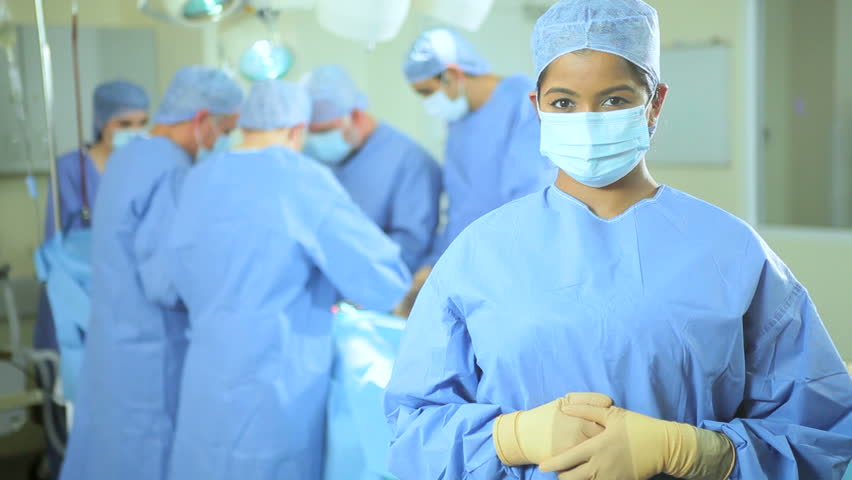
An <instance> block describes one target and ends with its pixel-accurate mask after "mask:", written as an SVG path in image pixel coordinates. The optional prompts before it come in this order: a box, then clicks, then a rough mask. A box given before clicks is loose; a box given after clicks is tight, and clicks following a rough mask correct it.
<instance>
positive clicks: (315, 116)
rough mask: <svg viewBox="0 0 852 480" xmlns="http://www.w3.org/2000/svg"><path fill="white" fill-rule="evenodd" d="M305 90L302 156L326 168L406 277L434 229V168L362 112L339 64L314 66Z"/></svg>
mask: <svg viewBox="0 0 852 480" xmlns="http://www.w3.org/2000/svg"><path fill="white" fill-rule="evenodd" d="M306 86H307V88H308V93H309V94H310V96H311V102H312V112H313V113H312V114H311V125H310V133H309V135H308V139H307V144H306V146H305V153H306V154H307V155H308V156H310V157H312V158H315V159H317V160H319V161H320V162H322V163H324V164H326V165H328V166H329V167H330V168H331V169H332V171H333V172H334V175H335V176H336V177H337V179H338V180H339V181H340V183H341V184H342V185H343V188H345V189H346V191H347V192H348V193H349V195H350V196H351V197H352V199H353V200H354V201H355V203H356V204H358V206H359V207H361V209H362V210H363V211H364V213H366V214H367V216H368V217H370V218H371V219H372V220H373V222H375V223H376V225H378V226H379V228H381V229H382V231H384V232H385V233H386V234H387V235H388V236H389V237H390V238H391V240H393V241H394V242H396V243H397V244H398V245H399V246H400V248H401V249H402V258H403V260H405V263H406V265H408V268H409V269H411V270H412V271H414V270H415V269H417V268H418V267H420V265H421V264H422V262H423V259H424V257H425V256H426V254H428V253H429V249H430V247H431V246H432V238H433V236H434V234H435V229H436V228H437V226H438V208H439V206H438V201H439V197H440V194H441V169H440V167H439V166H438V164H437V162H435V160H434V159H433V158H432V157H431V156H430V155H429V153H428V152H426V150H424V149H423V148H422V147H421V146H420V145H418V144H417V143H416V142H415V141H414V140H412V139H411V138H409V137H408V136H407V135H405V134H404V133H402V132H400V131H399V130H397V129H395V128H393V127H392V126H390V125H388V124H386V123H384V122H379V121H377V120H376V119H375V118H374V117H373V116H372V115H370V114H369V113H368V112H367V111H366V108H367V98H366V97H365V96H364V94H363V93H362V92H361V91H360V90H359V89H358V87H357V86H356V85H355V82H354V81H352V78H351V77H350V76H349V74H348V73H346V71H345V70H344V69H343V68H342V67H340V66H339V65H323V66H320V67H317V68H316V69H315V70H314V71H313V72H311V74H310V76H309V77H308V79H307V81H306Z"/></svg>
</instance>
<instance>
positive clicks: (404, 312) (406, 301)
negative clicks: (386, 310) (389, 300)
mask: <svg viewBox="0 0 852 480" xmlns="http://www.w3.org/2000/svg"><path fill="white" fill-rule="evenodd" d="M430 273H432V267H431V266H429V265H427V266H425V267H423V268H421V269H420V270H418V271H417V273H415V274H414V278H413V279H412V281H411V288H409V289H408V293H406V294H405V298H403V299H402V301H401V302H399V305H397V306H396V308H394V309H393V314H394V315H397V316H400V317H403V318H408V316H409V315H410V314H411V309H412V308H414V301H415V300H417V295H418V294H419V293H420V289H421V288H423V284H425V283H426V279H427V278H429V274H430Z"/></svg>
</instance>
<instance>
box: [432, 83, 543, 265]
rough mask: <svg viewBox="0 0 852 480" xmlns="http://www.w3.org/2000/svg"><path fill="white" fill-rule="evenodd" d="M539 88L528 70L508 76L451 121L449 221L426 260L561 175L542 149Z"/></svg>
mask: <svg viewBox="0 0 852 480" xmlns="http://www.w3.org/2000/svg"><path fill="white" fill-rule="evenodd" d="M534 90H535V83H534V82H533V81H532V80H531V79H530V78H529V77H527V76H525V75H514V76H510V77H506V78H504V79H502V80H501V81H500V83H499V84H497V87H496V88H495V89H494V92H493V93H492V94H491V97H490V98H489V99H488V101H487V102H485V103H484V104H483V105H482V106H481V107H479V108H478V109H477V110H475V111H473V112H471V113H469V114H468V115H466V116H465V117H463V118H462V119H461V120H459V121H457V122H453V123H450V125H449V132H448V135H447V145H446V149H445V163H444V171H443V173H444V176H443V179H444V191H445V192H446V193H447V198H448V201H449V204H448V207H447V224H446V225H445V226H444V229H443V231H442V232H441V233H440V234H438V236H437V238H436V239H435V245H434V246H433V248H432V252H431V254H430V255H429V257H428V258H427V259H426V262H425V263H426V264H429V265H432V264H434V263H435V261H437V259H438V258H439V257H440V256H441V254H442V253H443V252H444V250H445V249H446V248H447V246H449V245H450V243H452V241H453V239H455V238H456V236H458V234H459V233H461V231H462V230H464V229H465V227H467V226H468V225H470V223H471V222H473V221H474V220H476V219H477V218H479V217H481V216H482V215H484V214H486V213H488V212H490V211H492V210H494V209H495V208H497V207H500V206H502V205H504V204H506V203H508V202H510V201H512V200H515V199H517V198H520V197H523V196H524V195H527V194H530V193H532V192H535V191H537V190H541V189H542V188H544V187H545V186H547V185H548V184H550V183H552V182H553V179H554V178H556V167H555V166H554V165H553V164H552V163H551V162H550V160H548V159H547V158H546V157H544V156H542V155H541V154H540V153H539V138H540V131H541V129H540V127H539V122H538V116H537V115H536V111H535V108H534V107H533V106H532V104H531V103H530V100H529V93H530V92H531V91H534Z"/></svg>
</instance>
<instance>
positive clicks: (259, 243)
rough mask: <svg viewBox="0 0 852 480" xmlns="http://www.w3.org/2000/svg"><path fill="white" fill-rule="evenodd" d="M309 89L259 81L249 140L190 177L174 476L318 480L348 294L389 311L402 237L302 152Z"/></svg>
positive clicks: (180, 217) (396, 288)
mask: <svg viewBox="0 0 852 480" xmlns="http://www.w3.org/2000/svg"><path fill="white" fill-rule="evenodd" d="M310 118H311V103H310V99H309V98H308V93H307V92H306V91H305V88H304V87H303V86H301V85H297V84H293V83H285V82H282V81H279V80H267V81H262V82H258V83H255V84H254V86H253V87H252V89H251V92H249V95H248V98H247V99H246V102H245V104H244V105H243V108H242V114H241V117H240V127H241V129H242V132H243V138H244V143H243V144H242V145H241V146H239V147H237V149H235V150H234V151H232V152H230V153H227V154H222V155H218V156H214V157H212V158H211V159H210V160H209V161H207V162H205V163H203V164H201V165H199V166H197V167H195V169H194V170H193V171H192V172H191V173H190V174H189V175H188V177H187V180H186V183H185V185H184V189H183V192H182V194H181V198H180V202H179V204H178V210H177V213H176V214H175V222H174V224H175V228H174V231H173V232H172V234H171V239H170V242H169V244H170V247H169V250H170V258H171V263H172V265H173V268H174V271H175V275H174V278H175V279H176V286H177V291H178V292H179V294H180V297H181V298H182V299H183V300H184V302H185V303H186V306H187V308H188V310H189V312H190V317H189V323H190V329H191V332H192V334H191V338H190V343H189V349H188V352H187V356H186V363H185V366H184V371H183V381H182V386H181V400H180V401H181V403H180V412H179V415H178V422H177V431H176V433H175V447H174V453H173V455H172V463H171V468H170V476H169V478H170V479H171V480H186V479H196V478H197V479H205V480H243V479H251V480H278V479H284V478H292V479H300V480H319V479H320V478H321V474H322V472H321V470H322V459H323V444H324V432H325V405H326V403H325V402H326V396H327V392H328V386H329V381H330V376H331V361H332V337H331V334H332V313H331V307H332V305H333V303H334V302H335V301H336V300H337V298H338V297H337V295H338V292H340V293H341V294H342V295H343V296H344V297H345V298H347V299H349V300H352V301H354V302H357V303H359V304H361V305H363V306H364V307H366V308H369V309H374V310H380V311H388V310H390V309H391V308H393V306H394V305H395V304H396V303H397V302H398V301H399V300H400V298H402V296H403V295H404V294H405V291H406V289H407V288H408V283H409V281H410V275H409V272H408V270H407V269H406V267H405V264H404V263H403V262H402V260H401V258H400V251H399V247H398V246H397V245H396V244H395V243H393V242H392V241H391V240H390V239H388V238H387V237H386V236H385V235H384V234H383V233H382V232H381V230H379V229H378V227H376V226H375V224H373V222H371V221H370V219H369V218H367V217H366V216H365V215H364V213H363V212H362V211H361V210H360V209H359V208H358V206H357V205H355V203H354V202H353V201H352V199H351V198H350V197H349V196H348V195H347V194H346V192H345V190H344V189H343V187H341V186H340V184H339V183H338V182H337V180H335V178H334V176H333V175H332V173H331V172H330V171H329V170H328V169H327V168H325V167H323V166H322V165H319V164H318V163H317V162H316V161H315V160H312V159H310V158H308V157H305V156H303V155H302V154H301V153H299V151H301V150H302V146H303V142H304V138H305V134H306V132H307V128H308V127H307V124H308V122H309V121H310Z"/></svg>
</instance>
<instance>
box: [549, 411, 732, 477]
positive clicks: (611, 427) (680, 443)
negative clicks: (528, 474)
mask: <svg viewBox="0 0 852 480" xmlns="http://www.w3.org/2000/svg"><path fill="white" fill-rule="evenodd" d="M561 409H562V413H564V414H566V415H571V416H574V417H577V419H582V420H588V421H592V422H595V423H597V424H599V425H601V426H603V427H604V431H603V433H601V434H600V435H598V436H596V437H595V438H592V439H591V440H589V441H587V442H584V443H583V444H582V445H578V446H577V447H575V448H572V449H569V450H568V451H566V452H565V453H561V454H559V455H558V456H556V457H553V458H552V459H550V460H548V461H546V462H544V463H542V464H541V470H542V471H543V472H560V473H559V480H588V479H592V478H606V479H607V480H645V479H647V478H650V477H653V476H654V475H657V474H660V473H665V474H668V475H671V476H673V477H676V478H683V479H687V480H723V479H726V478H728V476H730V474H731V471H732V470H733V468H734V462H735V461H736V453H735V450H734V445H733V443H731V441H730V439H728V437H727V436H726V435H724V434H722V433H717V432H713V431H710V430H705V429H701V428H696V427H693V426H692V425H687V424H685V423H677V422H669V421H666V420H659V419H656V418H651V417H647V416H645V415H642V414H639V413H636V412H632V411H630V410H625V409H623V408H618V407H610V408H601V407H594V406H588V405H577V404H576V402H573V401H572V402H570V403H567V404H563V405H562V407H561Z"/></svg>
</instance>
